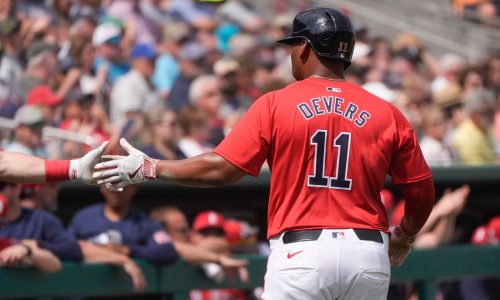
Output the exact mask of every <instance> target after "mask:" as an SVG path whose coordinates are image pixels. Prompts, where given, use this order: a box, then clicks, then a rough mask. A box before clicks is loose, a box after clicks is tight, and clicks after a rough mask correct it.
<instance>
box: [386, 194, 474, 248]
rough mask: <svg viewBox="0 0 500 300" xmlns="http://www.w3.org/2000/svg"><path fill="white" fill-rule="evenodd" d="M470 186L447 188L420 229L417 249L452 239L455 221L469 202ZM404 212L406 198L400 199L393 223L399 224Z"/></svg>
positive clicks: (448, 241) (433, 246) (444, 242)
mask: <svg viewBox="0 0 500 300" xmlns="http://www.w3.org/2000/svg"><path fill="white" fill-rule="evenodd" d="M469 193H470V187H469V186H468V185H463V186H461V187H459V188H457V189H455V190H454V191H452V190H451V189H446V190H445V191H444V193H443V195H442V196H441V198H440V199H439V200H438V201H437V202H436V204H435V205H434V208H433V209H432V212H431V215H430V216H429V219H428V220H427V222H426V223H425V225H424V227H423V228H422V230H421V231H420V233H419V234H418V236H417V239H416V241H415V244H414V247H415V248H417V249H424V248H435V247H438V246H442V245H445V244H448V243H450V242H451V241H452V239H453V236H454V233H455V221H456V218H457V216H458V214H460V213H461V212H462V210H463V208H464V206H465V204H466V202H467V197H468V196H469ZM403 214H404V200H402V201H400V202H399V203H398V204H397V206H396V208H395V209H394V213H393V215H392V219H391V225H392V226H395V224H399V223H398V222H400V221H401V218H402V217H403Z"/></svg>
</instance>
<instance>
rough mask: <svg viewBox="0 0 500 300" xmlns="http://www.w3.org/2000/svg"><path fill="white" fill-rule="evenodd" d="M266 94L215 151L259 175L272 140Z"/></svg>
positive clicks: (267, 96)
mask: <svg viewBox="0 0 500 300" xmlns="http://www.w3.org/2000/svg"><path fill="white" fill-rule="evenodd" d="M271 97H272V93H269V94H266V95H264V96H262V97H260V98H259V99H257V101H255V103H254V104H253V105H252V106H251V107H250V109H249V110H248V111H247V112H246V113H245V115H244V116H243V117H242V118H241V120H240V121H239V122H238V123H237V124H236V126H235V127H234V128H233V130H232V131H231V132H230V133H229V135H228V136H227V137H226V138H225V139H224V140H223V141H222V142H221V143H220V144H219V145H218V146H217V147H216V148H215V149H214V150H213V152H215V153H217V154H218V155H220V156H222V157H223V158H224V159H226V160H227V161H229V162H230V163H232V164H233V165H235V166H236V167H238V168H240V169H242V170H243V171H245V172H246V173H248V174H250V175H252V176H258V175H259V172H260V169H261V167H262V164H263V163H264V161H265V160H266V158H267V154H268V152H269V146H270V142H271V113H270V98H271Z"/></svg>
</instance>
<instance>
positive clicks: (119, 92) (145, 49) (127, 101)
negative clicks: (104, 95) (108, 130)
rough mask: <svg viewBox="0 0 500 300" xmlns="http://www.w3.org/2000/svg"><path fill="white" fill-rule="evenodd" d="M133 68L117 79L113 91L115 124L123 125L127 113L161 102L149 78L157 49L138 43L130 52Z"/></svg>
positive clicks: (112, 118)
mask: <svg viewBox="0 0 500 300" xmlns="http://www.w3.org/2000/svg"><path fill="white" fill-rule="evenodd" d="M130 56H131V61H132V69H131V70H130V71H129V72H128V73H127V74H125V75H124V76H122V77H121V78H120V79H119V80H117V82H116V84H115V85H114V86H113V90H112V91H111V103H110V116H111V122H112V123H113V125H114V126H123V124H124V123H125V121H126V119H127V113H130V112H132V113H133V112H136V113H142V112H146V111H148V110H150V109H151V108H153V107H155V106H157V105H159V104H160V99H159V97H158V94H156V93H155V91H154V90H153V89H152V87H151V84H150V82H149V79H150V78H151V76H153V73H154V67H155V59H156V51H155V49H154V48H153V47H152V46H151V45H149V44H137V45H136V46H135V47H134V49H132V52H131V54H130Z"/></svg>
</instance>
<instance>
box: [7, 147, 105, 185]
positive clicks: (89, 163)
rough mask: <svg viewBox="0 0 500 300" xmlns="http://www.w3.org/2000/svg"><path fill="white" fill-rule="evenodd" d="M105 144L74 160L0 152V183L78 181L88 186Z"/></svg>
mask: <svg viewBox="0 0 500 300" xmlns="http://www.w3.org/2000/svg"><path fill="white" fill-rule="evenodd" d="M107 145H108V142H105V143H103V144H102V145H101V146H99V147H98V148H96V149H94V150H92V151H90V152H89V153H87V154H86V155H84V156H83V157H81V158H79V159H74V160H44V159H41V158H39V157H35V156H30V155H25V154H21V153H14V152H3V151H2V152H0V180H2V181H8V182H16V183H43V182H47V181H66V180H81V181H83V182H84V183H87V184H90V183H92V170H93V168H94V166H95V164H96V163H97V162H98V161H99V159H100V158H101V155H102V154H103V153H104V151H105V150H106V147H107Z"/></svg>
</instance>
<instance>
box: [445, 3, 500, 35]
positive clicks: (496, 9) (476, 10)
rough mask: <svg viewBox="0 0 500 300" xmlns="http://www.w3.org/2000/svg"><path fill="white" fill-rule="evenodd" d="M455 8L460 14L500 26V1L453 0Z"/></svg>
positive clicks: (476, 20) (493, 25)
mask: <svg viewBox="0 0 500 300" xmlns="http://www.w3.org/2000/svg"><path fill="white" fill-rule="evenodd" d="M451 3H452V6H453V10H454V11H455V13H456V14H457V15H459V16H462V17H464V18H465V19H467V20H471V21H474V22H480V23H483V24H485V25H488V26H491V27H496V28H499V27H500V1H498V0H452V1H451Z"/></svg>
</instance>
